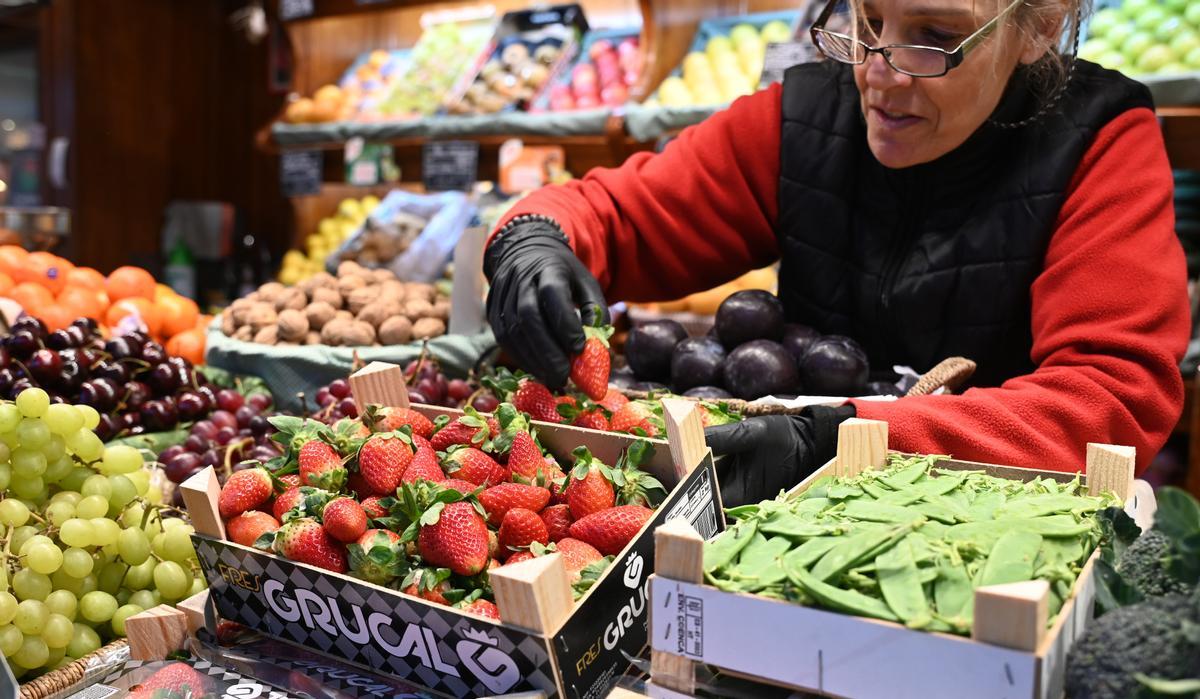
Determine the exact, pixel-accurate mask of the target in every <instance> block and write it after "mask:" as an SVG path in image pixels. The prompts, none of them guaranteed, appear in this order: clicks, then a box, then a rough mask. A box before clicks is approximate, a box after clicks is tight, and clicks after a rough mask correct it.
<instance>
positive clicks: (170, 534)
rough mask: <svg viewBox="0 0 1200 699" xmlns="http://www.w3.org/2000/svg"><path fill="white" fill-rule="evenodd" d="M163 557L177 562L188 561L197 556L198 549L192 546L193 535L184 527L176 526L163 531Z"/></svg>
mask: <svg viewBox="0 0 1200 699" xmlns="http://www.w3.org/2000/svg"><path fill="white" fill-rule="evenodd" d="M162 536H163V558H165V559H167V560H168V561H175V562H176V563H186V562H187V561H188V559H190V558H195V557H196V549H195V548H193V547H192V537H191V536H190V535H189V533H188V531H187V530H186V529H184V528H183V527H175V528H173V529H169V530H167V531H165V532H163V535H162Z"/></svg>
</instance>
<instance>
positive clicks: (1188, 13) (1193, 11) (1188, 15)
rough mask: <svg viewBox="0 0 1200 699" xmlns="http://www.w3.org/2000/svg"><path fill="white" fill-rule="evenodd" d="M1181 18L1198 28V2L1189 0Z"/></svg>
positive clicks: (1199, 19)
mask: <svg viewBox="0 0 1200 699" xmlns="http://www.w3.org/2000/svg"><path fill="white" fill-rule="evenodd" d="M1183 18H1184V19H1186V20H1187V23H1188V24H1190V25H1192V26H1193V27H1196V28H1197V29H1200V2H1193V1H1191V0H1189V2H1188V4H1187V9H1186V10H1184V11H1183Z"/></svg>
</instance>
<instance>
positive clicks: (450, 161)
mask: <svg viewBox="0 0 1200 699" xmlns="http://www.w3.org/2000/svg"><path fill="white" fill-rule="evenodd" d="M477 179H479V144H478V143H476V142H474V141H434V142H432V143H426V144H425V148H424V150H423V151H422V153H421V181H422V182H424V183H425V189H427V190H429V191H430V192H447V191H459V192H465V191H467V190H469V189H471V187H472V186H473V185H474V184H475V181H476V180H477Z"/></svg>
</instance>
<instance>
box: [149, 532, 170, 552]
mask: <svg viewBox="0 0 1200 699" xmlns="http://www.w3.org/2000/svg"><path fill="white" fill-rule="evenodd" d="M165 537H166V533H165V532H164V533H162V534H156V535H154V536H152V537H150V550H151V551H153V552H154V555H155V556H158V557H159V558H166V557H167V551H166V549H164V548H163V542H164V541H165V540H166V539H165Z"/></svg>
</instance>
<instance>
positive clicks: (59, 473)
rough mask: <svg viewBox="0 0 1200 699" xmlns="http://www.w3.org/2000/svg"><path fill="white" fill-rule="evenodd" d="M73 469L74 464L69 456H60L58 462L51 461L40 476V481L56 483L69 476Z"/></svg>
mask: <svg viewBox="0 0 1200 699" xmlns="http://www.w3.org/2000/svg"><path fill="white" fill-rule="evenodd" d="M74 468H75V462H74V461H72V460H71V457H69V456H66V455H64V456H62V458H60V459H59V460H58V461H52V462H51V463H50V465H49V466H47V467H46V472H45V473H43V474H42V480H44V481H46V482H47V483H58V482H60V481H62V479H64V478H66V477H67V476H68V475H70V473H71V471H72V470H74Z"/></svg>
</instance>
